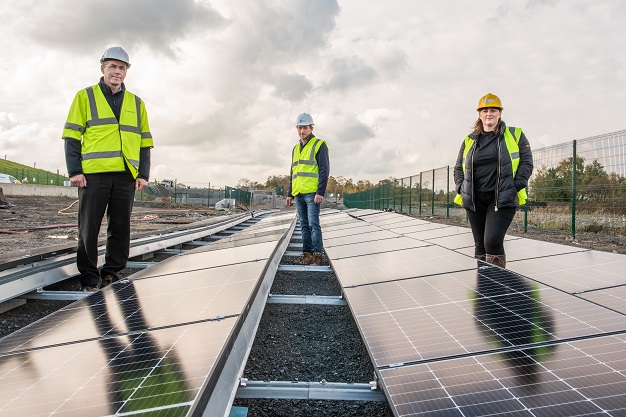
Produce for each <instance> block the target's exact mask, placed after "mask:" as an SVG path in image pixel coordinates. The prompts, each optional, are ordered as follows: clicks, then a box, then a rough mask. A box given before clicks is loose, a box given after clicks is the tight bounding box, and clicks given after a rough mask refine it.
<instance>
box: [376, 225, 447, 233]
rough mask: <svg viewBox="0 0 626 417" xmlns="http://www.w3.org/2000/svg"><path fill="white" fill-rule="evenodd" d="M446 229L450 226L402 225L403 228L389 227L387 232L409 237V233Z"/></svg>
mask: <svg viewBox="0 0 626 417" xmlns="http://www.w3.org/2000/svg"><path fill="white" fill-rule="evenodd" d="M445 227H449V226H447V225H445V224H438V223H422V224H415V225H402V226H397V225H395V224H394V225H391V226H387V230H389V231H391V232H395V233H401V234H403V235H407V234H409V233H415V232H423V231H424V230H432V229H441V228H445Z"/></svg>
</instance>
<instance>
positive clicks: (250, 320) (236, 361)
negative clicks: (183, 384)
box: [190, 216, 296, 417]
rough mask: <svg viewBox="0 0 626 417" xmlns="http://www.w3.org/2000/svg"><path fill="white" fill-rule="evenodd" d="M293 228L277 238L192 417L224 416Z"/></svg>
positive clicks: (204, 386)
mask: <svg viewBox="0 0 626 417" xmlns="http://www.w3.org/2000/svg"><path fill="white" fill-rule="evenodd" d="M295 225H296V218H295V216H294V218H293V219H292V221H291V226H290V227H289V229H288V231H287V232H286V233H285V234H284V235H283V236H282V237H281V238H280V240H279V243H278V245H277V246H276V248H275V249H274V251H273V252H272V256H271V257H270V259H269V260H268V262H267V264H266V266H265V268H264V270H263V274H262V279H260V280H259V282H258V284H257V287H256V288H255V290H254V292H253V294H252V296H251V298H250V300H251V302H250V304H248V307H247V308H246V310H245V312H244V313H243V314H242V315H241V316H240V317H239V320H238V323H237V327H236V329H235V331H234V333H233V334H232V335H231V338H230V340H229V342H228V343H227V344H226V345H225V349H224V352H226V354H224V355H222V356H221V357H220V359H219V361H218V362H217V363H216V365H215V368H216V372H212V376H211V377H210V378H209V379H207V381H205V383H204V385H203V387H202V388H201V391H202V394H201V395H200V396H199V398H198V401H197V402H196V403H195V404H194V406H193V407H192V410H191V412H190V415H191V416H202V417H227V416H228V415H229V413H230V408H231V406H232V403H233V400H234V398H235V395H236V393H237V389H238V387H239V379H240V377H241V375H243V370H244V367H245V365H246V361H247V359H248V356H249V354H250V350H251V349H252V343H253V341H254V337H255V335H256V331H257V328H258V326H259V322H260V321H261V316H262V313H263V309H264V307H265V303H266V300H267V297H268V295H269V292H270V289H271V287H272V283H273V282H274V276H275V275H276V271H277V270H278V265H279V263H280V260H281V258H282V256H283V253H284V252H285V250H286V248H287V245H288V244H289V240H290V238H291V235H292V233H293V231H294V228H295Z"/></svg>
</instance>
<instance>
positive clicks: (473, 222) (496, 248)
mask: <svg viewBox="0 0 626 417" xmlns="http://www.w3.org/2000/svg"><path fill="white" fill-rule="evenodd" d="M474 205H475V206H476V211H472V210H470V209H465V211H466V212H467V218H468V219H469V222H470V227H471V228H472V235H474V255H475V256H477V257H478V256H483V255H485V254H487V253H488V254H491V255H504V236H505V235H506V232H507V230H509V226H510V225H511V222H512V221H513V218H514V217H515V212H516V211H517V208H515V207H504V208H498V211H495V191H492V192H486V193H481V192H478V193H476V194H475V195H474Z"/></svg>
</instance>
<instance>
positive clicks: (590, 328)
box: [344, 267, 626, 367]
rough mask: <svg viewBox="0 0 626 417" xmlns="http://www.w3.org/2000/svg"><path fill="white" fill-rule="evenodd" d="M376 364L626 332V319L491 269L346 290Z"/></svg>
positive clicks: (528, 281) (486, 268)
mask: <svg viewBox="0 0 626 417" xmlns="http://www.w3.org/2000/svg"><path fill="white" fill-rule="evenodd" d="M344 293H345V297H346V300H347V301H348V304H349V305H350V308H351V310H352V312H353V314H354V316H355V319H356V321H357V324H358V326H359V328H360V330H361V333H362V335H363V339H364V340H365V343H366V344H367V345H368V347H369V348H370V352H371V354H372V357H373V359H374V362H375V365H376V366H379V367H380V366H385V365H391V364H397V363H406V362H411V361H422V360H426V359H436V358H445V357H454V356H459V355H467V354H470V353H478V352H484V351H489V350H494V349H500V348H505V347H511V346H519V345H525V344H531V343H540V342H541V343H545V342H550V341H553V340H567V339H571V338H577V337H586V336H590V335H596V334H602V333H609V332H614V331H624V330H626V316H624V315H621V314H618V313H616V312H613V311H610V310H607V309H605V308H602V307H600V306H598V305H596V304H593V303H590V302H588V301H585V300H582V299H580V298H578V297H575V296H572V295H569V294H566V293H563V292H561V291H558V290H555V289H553V288H550V287H546V286H544V285H541V284H537V283H535V282H533V281H530V280H528V279H526V278H524V277H521V276H519V275H517V274H515V273H512V272H509V271H506V270H503V269H500V268H497V267H485V268H481V269H480V270H479V271H478V272H477V271H463V272H457V273H450V274H446V275H436V276H430V277H423V278H419V279H408V280H402V281H396V282H388V283H382V284H377V285H366V286H361V287H357V288H344Z"/></svg>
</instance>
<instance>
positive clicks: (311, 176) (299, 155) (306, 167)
mask: <svg viewBox="0 0 626 417" xmlns="http://www.w3.org/2000/svg"><path fill="white" fill-rule="evenodd" d="M325 143H326V142H324V141H323V140H322V139H318V138H316V137H312V138H311V139H309V141H308V142H307V143H306V145H304V148H302V150H300V143H297V144H296V146H294V147H293V152H292V159H291V195H292V196H294V197H295V196H297V195H298V194H310V193H314V192H316V191H317V186H318V184H319V171H320V169H319V167H318V166H317V160H316V159H315V156H316V155H317V152H318V151H319V150H320V147H321V146H322V144H325ZM326 146H328V145H326Z"/></svg>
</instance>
